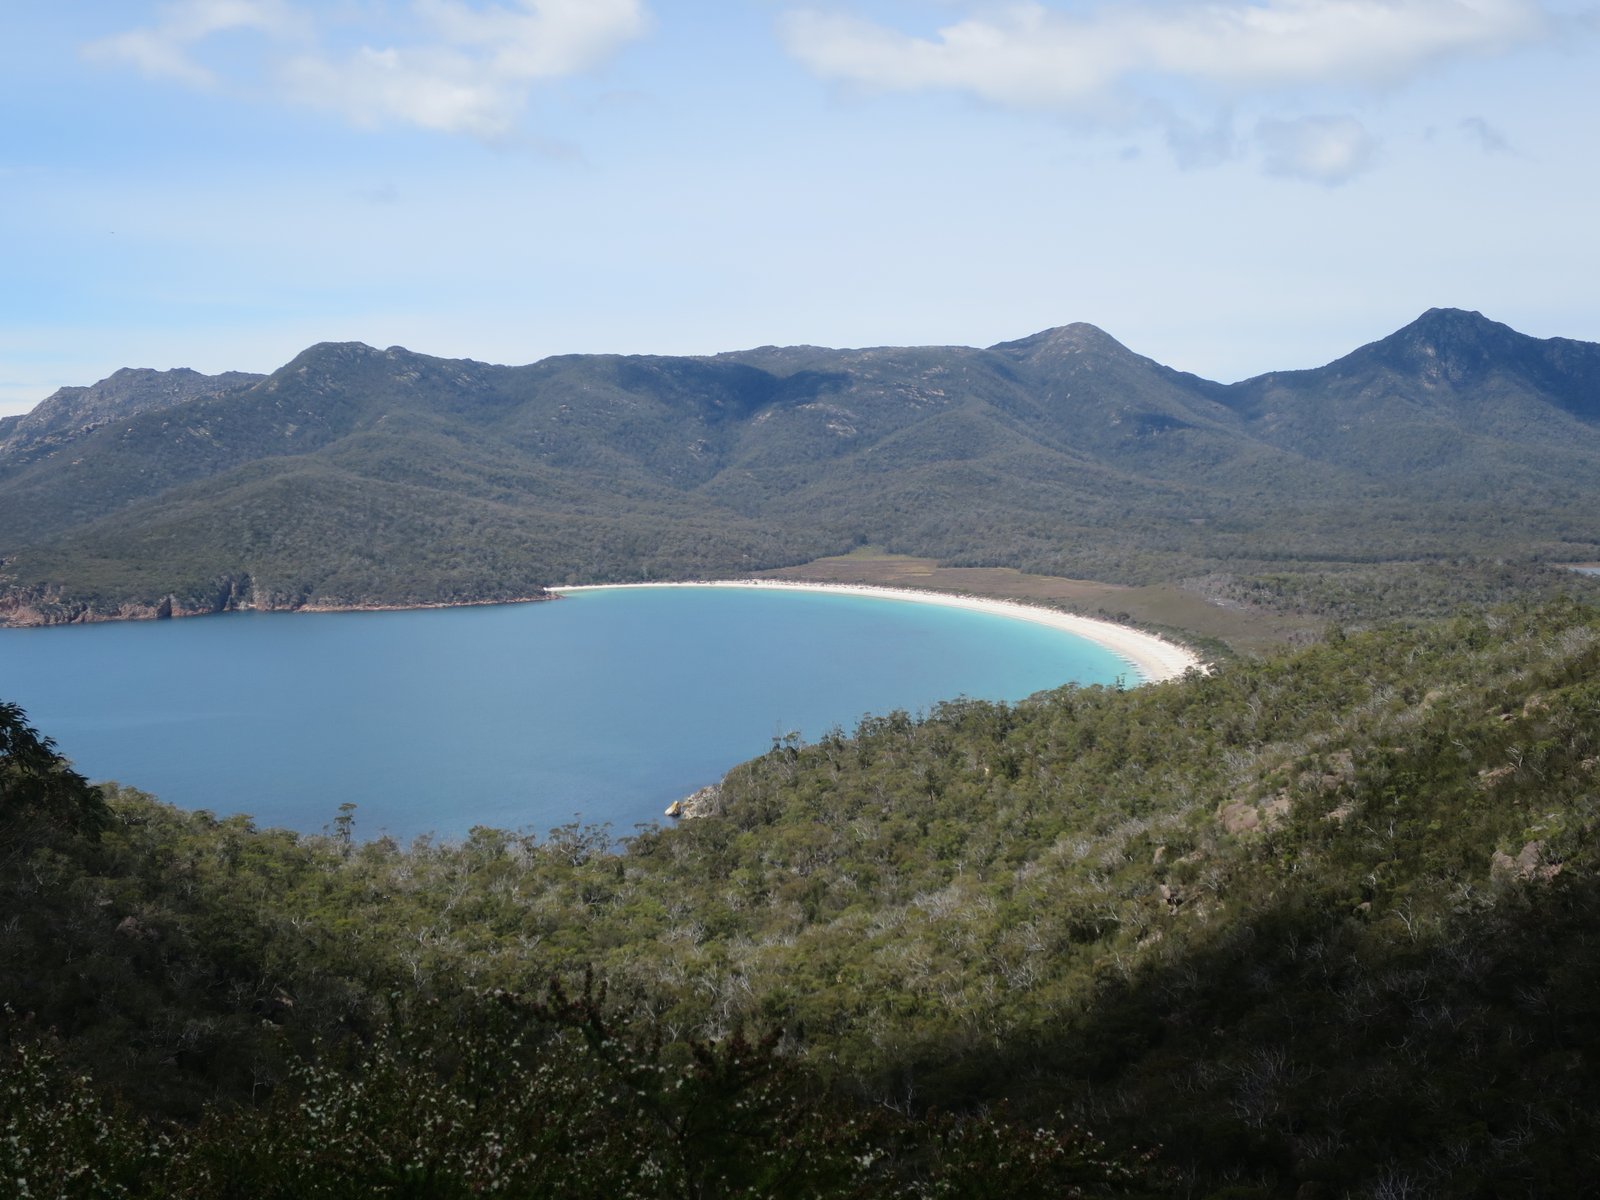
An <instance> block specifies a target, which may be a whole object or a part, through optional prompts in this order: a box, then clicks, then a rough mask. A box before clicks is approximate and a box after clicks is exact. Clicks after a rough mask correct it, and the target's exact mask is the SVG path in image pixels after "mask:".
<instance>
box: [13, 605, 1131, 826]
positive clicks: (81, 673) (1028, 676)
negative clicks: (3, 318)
mask: <svg viewBox="0 0 1600 1200" xmlns="http://www.w3.org/2000/svg"><path fill="white" fill-rule="evenodd" d="M1119 677H1126V678H1128V679H1129V680H1130V681H1131V680H1133V679H1134V678H1135V676H1134V673H1133V671H1132V670H1131V669H1130V668H1129V667H1128V666H1127V665H1126V664H1125V663H1123V661H1122V660H1121V659H1119V658H1117V657H1116V656H1115V655H1113V654H1112V653H1110V652H1109V651H1107V650H1103V649H1101V648H1100V647H1098V646H1096V645H1094V644H1093V643H1090V642H1086V641H1083V640H1081V639H1078V638H1074V637H1071V636H1069V635H1067V634H1064V633H1061V632H1058V631H1055V630H1051V629H1047V628H1045V627H1043V626H1040V625H1035V624H1032V623H1029V622H1025V621H1017V620H1010V619H1006V618H1003V617H994V616H989V615H987V614H982V613H973V612H967V611H963V610H959V609H949V608H940V607H936V606H933V605H926V604H913V603H906V602H902V601H893V600H884V599H877V598H866V597H855V596H840V595H827V594H821V593H803V592H783V591H754V590H749V589H744V590H741V589H734V588H729V589H707V588H693V589H689V588H685V589H675V588H659V589H657V588H641V589H617V590H607V591H593V592H580V593H576V594H574V595H571V596H569V597H567V598H565V599H562V600H559V601H556V602H554V603H545V604H519V605H504V606H494V607H483V608H456V609H431V610H423V611H412V612H376V613H261V614H247V613H239V614H232V615H228V616H219V617H205V618H198V619H190V620H179V621H146V622H134V623H126V624H104V625H87V626H66V627H55V628H48V629H13V630H0V699H7V700H12V701H15V702H17V703H19V704H21V705H22V706H23V707H24V708H25V709H27V711H28V715H29V719H30V721H31V722H32V723H33V724H34V725H35V726H36V727H37V728H38V729H39V730H40V731H41V732H43V733H45V734H47V735H48V736H50V737H52V738H54V739H55V741H56V743H57V746H58V748H59V749H60V751H61V752H62V753H64V754H66V755H67V756H68V757H69V758H71V759H72V760H73V762H74V763H75V765H76V766H77V768H78V769H79V770H80V771H82V772H83V773H84V774H86V775H88V776H89V777H90V778H91V779H95V780H102V779H116V780H118V781H120V782H122V783H127V784H132V785H133V786H136V787H139V788H143V789H144V790H146V791H149V792H153V793H154V794H156V795H157V796H159V797H161V798H162V799H163V800H167V801H169V802H171V803H173V804H177V805H179V806H181V807H184V808H191V809H196V808H205V809H210V810H212V811H213V812H216V813H217V814H218V815H226V814H230V813H235V812H245V813H249V814H250V815H251V816H252V817H254V818H255V820H256V822H257V824H259V825H262V826H284V827H287V828H290V829H295V830H299V831H301V832H307V833H314V832H318V831H320V830H322V829H324V828H325V827H327V826H328V825H329V824H330V822H331V821H332V820H333V818H334V816H335V815H336V814H337V812H338V808H339V805H340V804H342V803H344V802H346V801H351V802H354V803H355V804H356V805H357V806H358V808H357V810H356V832H357V835H358V836H362V837H372V836H377V835H378V834H380V833H388V834H390V835H392V836H394V837H396V838H399V839H400V840H402V841H408V840H410V839H411V838H412V837H414V836H416V835H418V834H422V833H436V834H438V835H440V836H444V837H458V836H461V835H463V834H465V833H466V832H467V831H468V830H469V829H470V828H471V827H472V826H474V825H491V826H497V827H501V828H507V829H531V830H533V831H535V832H540V833H542V832H544V831H545V830H547V829H549V828H551V827H553V826H555V825H559V824H562V823H564V822H566V821H570V820H572V819H574V817H575V816H577V817H581V819H582V820H584V821H586V822H602V821H603V822H609V823H610V824H611V825H612V827H613V829H614V831H615V832H616V833H617V834H619V835H622V834H627V833H631V832H632V830H633V827H634V825H635V824H636V823H639V822H651V821H657V820H662V819H663V818H662V817H661V812H662V809H663V808H665V807H666V805H667V804H668V803H670V802H671V801H672V800H675V799H677V798H678V797H680V796H683V795H686V794H687V793H689V792H691V791H693V790H694V789H695V788H698V787H702V786H704V785H705V784H708V783H713V782H715V781H716V780H717V779H719V778H720V777H721V776H722V774H723V773H724V772H725V771H726V770H727V769H728V768H729V767H731V766H733V765H734V764H735V763H737V762H740V761H742V760H744V759H746V758H750V757H753V756H755V755H757V754H760V753H762V752H763V751H765V750H767V749H768V748H769V747H770V746H771V745H772V739H773V738H774V737H779V736H782V735H784V734H785V733H787V732H789V731H791V730H794V731H798V732H800V733H801V735H802V736H804V737H805V738H807V739H814V738H816V737H818V736H820V735H821V734H823V733H825V732H826V731H827V730H828V729H829V728H830V727H832V726H834V725H839V726H842V727H843V728H844V729H845V730H846V731H849V730H850V729H852V728H853V727H854V725H855V723H856V722H857V721H858V720H859V719H860V718H861V717H862V716H863V715H864V714H868V713H872V714H879V713H886V712H889V711H891V710H893V709H896V708H903V709H907V710H909V711H912V712H917V711H921V710H925V709H927V708H928V707H930V706H931V705H933V704H934V703H936V702H937V701H939V700H941V699H948V698H952V697H956V696H969V697H975V698H983V699H992V700H1015V699H1020V698H1022V697H1023V696H1026V695H1029V694H1030V693H1032V692H1035V691H1039V690H1041V689H1044V688H1050V687H1056V686H1058V685H1060V684H1062V683H1066V682H1068V681H1076V682H1080V683H1109V682H1112V681H1114V680H1115V679H1117V678H1119Z"/></svg>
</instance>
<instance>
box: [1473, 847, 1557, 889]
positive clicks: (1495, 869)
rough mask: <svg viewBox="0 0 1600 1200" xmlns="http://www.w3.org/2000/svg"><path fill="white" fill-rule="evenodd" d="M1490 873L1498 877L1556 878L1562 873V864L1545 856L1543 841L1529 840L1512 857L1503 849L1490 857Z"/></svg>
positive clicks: (1525, 878)
mask: <svg viewBox="0 0 1600 1200" xmlns="http://www.w3.org/2000/svg"><path fill="white" fill-rule="evenodd" d="M1489 874H1490V875H1492V876H1494V877H1495V878H1496V879H1524V880H1527V879H1554V878H1555V877H1556V876H1557V875H1559V874H1561V864H1560V863H1558V862H1549V861H1547V860H1546V858H1545V853H1544V843H1543V842H1537V841H1535V842H1529V843H1528V844H1527V845H1525V846H1523V847H1522V849H1521V850H1519V851H1518V852H1517V856H1516V857H1515V858H1512V857H1511V855H1509V854H1507V853H1506V852H1505V851H1503V850H1496V851H1495V852H1494V853H1493V854H1492V855H1490V857H1489Z"/></svg>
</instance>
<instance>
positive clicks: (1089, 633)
mask: <svg viewBox="0 0 1600 1200" xmlns="http://www.w3.org/2000/svg"><path fill="white" fill-rule="evenodd" d="M618 587H679V588H694V587H700V588H755V589H761V590H766V591H790V592H836V593H839V594H841V595H847V596H867V597H875V598H878V599H884V600H909V601H912V602H914V603H917V604H942V605H944V606H946V607H947V608H965V609H971V610H973V611H975V612H986V613H992V614H994V615H995V616H999V617H1010V618H1013V619H1014V620H1019V621H1032V622H1034V623H1035V624H1038V625H1047V626H1049V627H1050V628H1052V629H1059V630H1062V631H1063V632H1065V633H1071V634H1075V635H1076V636H1078V637H1081V638H1085V639H1087V640H1089V641H1091V642H1095V643H1097V644H1098V645H1101V646H1104V647H1105V648H1106V649H1107V650H1110V651H1111V652H1112V653H1113V654H1116V655H1117V656H1118V657H1120V658H1122V659H1123V660H1124V661H1125V662H1126V663H1127V664H1128V665H1129V666H1131V667H1132V668H1133V669H1134V671H1135V672H1136V673H1137V674H1138V676H1139V680H1140V682H1142V683H1160V682H1162V681H1163V680H1166V679H1176V678H1178V677H1179V676H1181V675H1182V674H1183V673H1184V672H1186V671H1188V670H1189V669H1190V668H1191V667H1192V668H1198V669H1200V670H1204V669H1205V668H1204V664H1203V663H1202V662H1201V661H1200V656H1199V655H1197V654H1196V653H1195V652H1194V651H1193V650H1190V649H1189V648H1188V647H1187V646H1182V645H1179V644H1178V643H1177V642H1169V641H1167V640H1166V639H1165V638H1159V637H1157V636H1156V635H1155V634H1153V633H1145V632H1143V631H1141V630H1138V629H1130V628H1128V627H1127V626H1125V625H1118V624H1115V623H1114V622H1111V621H1099V620H1095V619H1094V618H1093V617H1079V616H1074V615H1073V614H1071V613H1064V612H1059V611H1057V610H1056V609H1053V608H1041V607H1039V606H1037V605H1032V604H1022V603H1019V602H1017V601H1014V600H991V599H987V598H985V597H981V596H958V595H953V594H951V593H948V592H928V591H921V590H918V589H916V588H887V587H869V586H867V585H864V584H852V583H799V582H795V581H792V580H787V579H785V580H778V579H729V580H715V579H707V580H695V581H693V582H687V583H604V584H585V585H582V586H575V587H553V588H549V589H547V590H548V591H551V592H554V593H556V594H561V593H565V592H583V591H599V590H603V589H606V588H618Z"/></svg>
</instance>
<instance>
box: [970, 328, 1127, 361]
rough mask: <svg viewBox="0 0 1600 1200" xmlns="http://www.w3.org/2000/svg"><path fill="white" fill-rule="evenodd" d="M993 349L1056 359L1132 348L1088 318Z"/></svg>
mask: <svg viewBox="0 0 1600 1200" xmlns="http://www.w3.org/2000/svg"><path fill="white" fill-rule="evenodd" d="M989 349H990V350H992V351H994V352H995V353H997V354H1008V355H1011V356H1013V357H1016V358H1030V359H1031V358H1045V357H1049V358H1055V357H1060V356H1062V355H1066V354H1083V353H1085V352H1099V353H1102V354H1104V353H1122V354H1126V353H1128V348H1127V347H1126V346H1124V345H1123V344H1122V343H1121V342H1119V341H1117V339H1116V338H1114V337H1112V336H1111V335H1110V334H1109V333H1107V332H1106V331H1105V330H1103V329H1101V328H1099V327H1098V326H1095V325H1090V324H1088V323H1087V322H1085V321H1074V322H1073V323H1072V324H1071V325H1057V326H1056V327H1055V328H1053V329H1045V330H1041V331H1040V332H1038V333H1035V334H1032V335H1030V336H1028V337H1025V338H1018V339H1017V340H1016V341H1014V342H996V343H995V344H994V345H993V346H990V347H989Z"/></svg>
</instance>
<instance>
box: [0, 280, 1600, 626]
mask: <svg viewBox="0 0 1600 1200" xmlns="http://www.w3.org/2000/svg"><path fill="white" fill-rule="evenodd" d="M1597 528H1600V345H1596V344H1592V343H1586V342H1579V341H1572V340H1568V339H1562V338H1553V339H1537V338H1533V337H1528V336H1526V335H1523V334H1521V333H1518V332H1516V331H1515V330H1512V329H1510V328H1509V327H1507V326H1505V325H1502V324H1499V323H1497V322H1494V321H1491V320H1489V319H1487V318H1485V317H1483V316H1482V315H1480V314H1478V313H1472V312H1464V311H1460V310H1456V309H1433V310H1430V311H1429V312H1427V313H1425V314H1423V315H1422V316H1421V317H1420V318H1418V319H1417V320H1416V321H1414V322H1412V323H1411V324H1410V325H1408V326H1406V327H1405V328H1403V329H1401V330H1399V331H1398V332H1396V333H1394V334H1392V335H1391V336H1389V337H1387V338H1384V339H1382V340H1381V341H1378V342H1375V343H1372V344H1370V345H1367V346H1363V347H1361V348H1360V349H1358V350H1356V351H1354V352H1353V353H1351V354H1348V355H1346V356H1345V357H1343V358H1340V359H1338V360H1337V361H1335V362H1332V363H1329V364H1328V365H1326V366H1323V367H1319V368H1315V369H1311V370H1299V371H1284V372H1277V373H1272V374H1268V375H1263V376H1260V377H1257V378H1254V379H1248V380H1245V381H1243V382H1240V383H1235V384H1220V383H1215V382H1211V381H1208V380H1205V379H1201V378H1199V377H1197V376H1195V375H1191V374H1186V373H1183V372H1180V371H1176V370H1173V369H1171V368H1169V367H1165V366H1163V365H1161V364H1159V363H1157V362H1155V361H1153V360H1151V359H1149V358H1146V357H1143V356H1140V355H1138V354H1135V353H1134V352H1132V351H1130V350H1129V349H1127V348H1126V347H1124V346H1122V345H1121V344H1120V343H1118V342H1117V341H1116V340H1115V339H1113V338H1112V337H1110V336H1109V335H1108V334H1106V333H1104V332H1102V331H1101V330H1099V329H1097V328H1095V327H1094V326H1092V325H1086V324H1074V325H1068V326H1064V327H1061V328H1056V329H1050V330H1046V331H1044V332H1042V333H1037V334H1034V335H1033V336H1031V337H1026V338H1023V339H1021V340H1018V341H1011V342H1003V343H1000V344H998V345H995V346H990V347H988V348H986V349H974V348H968V347H887V348H873V349H857V350H835V349H825V348H820V347H812V346H792V347H774V346H766V347H760V348H758V349H753V350H746V351H741V352H736V353H728V354H720V355H715V356H706V357H660V356H620V355H569V356H559V357H554V358H547V359H544V360H542V361H540V362H537V363H534V364H531V365H527V366H515V367H511V366H494V365H489V364H485V363H480V362H473V361H470V360H452V359H442V358H434V357H430V356H427V355H423V354H417V353H413V352H412V351H409V350H406V349H403V348H401V347H390V348H389V349H386V350H378V349H374V348H372V347H370V346H366V345H363V344H360V343H323V344H319V345H316V346H312V347H311V348H309V349H307V350H305V351H304V352H303V353H301V354H300V355H298V356H297V357H296V358H295V359H294V360H293V361H291V362H290V363H288V364H286V365H285V366H283V367H281V368H279V369H278V370H277V371H274V372H272V373H271V374H270V375H266V376H261V375H254V374H246V373H241V372H230V373H227V374H223V375H215V376H207V375H202V374H198V373H196V372H193V371H188V370H176V371H150V370H123V371H118V372H117V373H116V374H114V375H112V376H111V377H109V378H108V379H106V380H103V381H101V382H100V383H98V384H95V385H94V386H92V387H87V388H63V389H61V390H60V391H58V392H57V393H56V394H55V395H53V396H51V397H49V398H48V399H47V400H45V401H43V402H42V403H41V404H40V405H39V406H38V407H37V408H35V409H34V410H33V411H32V412H31V413H29V414H27V415H25V416H21V417H8V418H5V419H4V420H0V589H3V590H0V616H3V617H4V618H5V619H8V620H11V621H13V622H19V623H20V622H36V621H60V620H76V619H86V618H96V617H116V616H141V615H157V616H159V615H167V614H172V613H188V612H205V611H216V610H221V609H229V608H236V607H255V608H296V607H303V606H313V607H315V606H327V607H340V606H367V605H373V606H376V605H405V604H433V603H465V602H473V601H487V600H497V599H508V598H513V597H522V596H536V595H539V594H541V592H542V589H543V588H544V587H545V586H549V585H557V584H565V583H580V582H598V581H625V580H639V579H651V578H673V577H678V578H682V577H694V576H704V575H727V574H733V573H743V572H749V571H753V570H759V569H764V568H771V567H778V566H784V565H790V564H794V563H799V562H804V561H807V560H809V559H812V558H815V557H818V556H822V555H828V554H836V553H841V552H844V551H846V550H849V549H850V548H852V547H856V546H862V545H867V544H871V545H876V546H882V547H885V548H887V549H889V550H893V551H901V552H905V553H914V554H920V555H926V556H930V557H935V558H938V559H940V560H942V561H944V562H946V563H950V564H956V565H969V566H1012V567H1019V568H1023V569H1027V570H1032V571H1036V572H1040V573H1045V574H1055V575H1076V576H1081V577H1086V578H1095V579H1103V580H1108V581H1116V582H1150V581H1154V580H1160V579H1176V578H1181V577H1184V576H1190V575H1198V574H1203V573H1205V572H1208V571H1216V570H1219V569H1228V570H1237V571H1244V572H1249V571H1260V570H1267V569H1278V568H1282V567H1286V566H1287V567H1288V568H1290V569H1292V568H1293V567H1294V566H1295V565H1297V564H1298V565H1303V564H1307V563H1316V564H1328V563H1384V562H1413V561H1419V560H1423V561H1426V560H1439V559H1448V558H1452V557H1456V556H1464V555H1468V556H1470V555H1476V556H1501V557H1512V558H1519V559H1529V560H1544V561H1552V562H1561V561H1584V560H1588V559H1594V558H1596V557H1600V540H1597V539H1600V531H1597Z"/></svg>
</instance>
